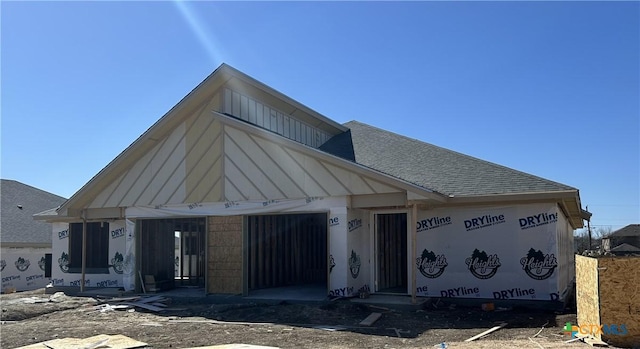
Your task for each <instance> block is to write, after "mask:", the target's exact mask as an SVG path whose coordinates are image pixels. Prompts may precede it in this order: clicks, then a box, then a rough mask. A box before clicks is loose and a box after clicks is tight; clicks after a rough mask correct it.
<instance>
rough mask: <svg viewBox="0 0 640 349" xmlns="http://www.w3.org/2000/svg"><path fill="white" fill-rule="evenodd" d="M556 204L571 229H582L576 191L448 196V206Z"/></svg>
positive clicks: (578, 196)
mask: <svg viewBox="0 0 640 349" xmlns="http://www.w3.org/2000/svg"><path fill="white" fill-rule="evenodd" d="M545 201H546V202H556V203H557V204H558V205H560V208H561V209H562V211H563V212H564V214H565V216H566V217H567V219H568V220H569V224H571V227H572V228H573V229H579V228H582V227H584V223H583V220H584V218H583V215H584V213H583V212H586V211H584V210H583V209H582V207H581V206H580V194H579V191H578V190H577V189H572V190H558V191H547V192H525V193H507V194H489V195H474V196H449V203H450V204H482V203H484V204H499V203H525V202H545Z"/></svg>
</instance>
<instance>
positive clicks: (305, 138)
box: [222, 88, 331, 148]
mask: <svg viewBox="0 0 640 349" xmlns="http://www.w3.org/2000/svg"><path fill="white" fill-rule="evenodd" d="M223 94H224V101H223V109H222V110H223V112H224V113H227V114H229V115H233V116H235V117H237V118H240V119H242V120H245V121H248V122H249V123H252V124H254V125H258V126H260V127H263V128H266V129H268V130H271V131H273V132H275V133H277V134H279V135H281V136H284V137H287V138H289V139H292V140H294V141H297V142H300V143H302V144H305V145H308V146H311V147H314V148H318V147H319V146H321V145H322V144H323V143H324V142H326V141H327V140H329V138H331V135H330V134H328V133H327V132H325V131H323V130H320V129H318V128H316V127H313V126H312V125H309V124H307V123H305V122H303V121H300V120H298V119H296V118H295V117H293V116H291V115H288V114H286V113H283V112H281V111H279V110H277V109H276V108H273V107H271V106H268V105H266V104H265V103H262V102H260V101H258V100H256V99H253V98H251V97H249V96H246V95H244V94H242V93H239V92H236V91H233V90H231V89H229V88H225V89H224V93H223Z"/></svg>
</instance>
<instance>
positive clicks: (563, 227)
mask: <svg viewBox="0 0 640 349" xmlns="http://www.w3.org/2000/svg"><path fill="white" fill-rule="evenodd" d="M556 229H557V237H556V239H557V240H558V250H557V253H556V256H557V260H558V274H557V275H558V278H557V280H558V294H559V298H561V299H565V296H566V295H567V292H569V291H570V285H571V283H572V282H573V280H574V278H575V271H576V267H575V255H574V246H573V244H574V242H573V230H572V229H571V225H569V221H567V219H566V218H565V217H564V215H563V214H562V213H561V212H560V211H558V222H557V224H556Z"/></svg>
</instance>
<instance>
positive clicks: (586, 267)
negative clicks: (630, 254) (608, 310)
mask: <svg viewBox="0 0 640 349" xmlns="http://www.w3.org/2000/svg"><path fill="white" fill-rule="evenodd" d="M576 303H577V311H578V314H577V315H578V325H582V326H585V325H586V326H588V325H592V324H599V323H600V309H599V299H598V260H597V259H596V258H591V257H584V256H576Z"/></svg>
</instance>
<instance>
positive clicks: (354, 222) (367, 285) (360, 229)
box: [347, 209, 373, 296]
mask: <svg viewBox="0 0 640 349" xmlns="http://www.w3.org/2000/svg"><path fill="white" fill-rule="evenodd" d="M347 217H348V221H347V253H348V259H347V262H348V264H347V265H348V268H349V276H348V280H349V282H348V286H349V289H353V293H352V295H356V296H357V295H358V294H359V293H360V292H371V291H372V290H373V287H372V285H371V270H372V269H371V260H370V255H371V253H370V250H371V239H370V234H369V211H365V210H351V209H350V210H348V212H347Z"/></svg>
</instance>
